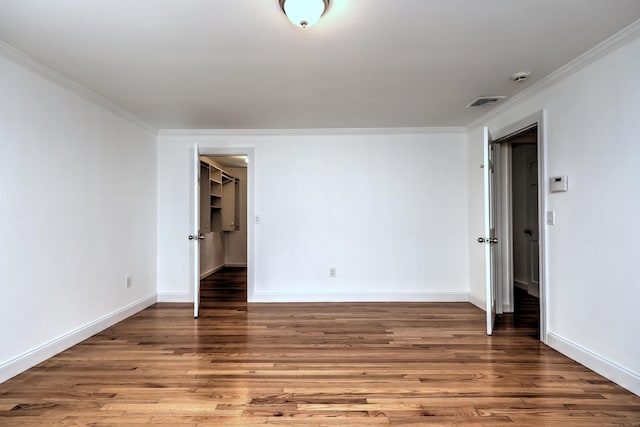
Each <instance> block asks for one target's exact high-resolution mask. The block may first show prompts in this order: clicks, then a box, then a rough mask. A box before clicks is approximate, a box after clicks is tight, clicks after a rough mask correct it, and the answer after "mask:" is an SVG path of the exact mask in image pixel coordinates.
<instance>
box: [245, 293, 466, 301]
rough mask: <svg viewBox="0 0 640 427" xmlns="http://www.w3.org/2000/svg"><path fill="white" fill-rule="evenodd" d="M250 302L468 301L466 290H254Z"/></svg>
mask: <svg viewBox="0 0 640 427" xmlns="http://www.w3.org/2000/svg"><path fill="white" fill-rule="evenodd" d="M250 302H469V294H468V293H466V292H407V293H387V292H380V293H347V292H327V293H315V294H311V293H304V294H300V293H280V292H256V293H255V294H254V295H253V299H252V300H251V301H250Z"/></svg>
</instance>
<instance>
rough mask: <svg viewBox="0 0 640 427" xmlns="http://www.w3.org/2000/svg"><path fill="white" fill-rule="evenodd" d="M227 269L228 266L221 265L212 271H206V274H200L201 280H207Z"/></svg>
mask: <svg viewBox="0 0 640 427" xmlns="http://www.w3.org/2000/svg"><path fill="white" fill-rule="evenodd" d="M225 267H226V264H220V265H218V266H217V267H213V268H212V269H211V270H209V271H206V272H204V273H201V274H200V280H202V279H206V278H207V277H209V276H211V275H212V274H214V273H217V272H218V271H220V270H222V269H223V268H225Z"/></svg>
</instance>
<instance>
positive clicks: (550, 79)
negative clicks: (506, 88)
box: [466, 19, 640, 129]
mask: <svg viewBox="0 0 640 427" xmlns="http://www.w3.org/2000/svg"><path fill="white" fill-rule="evenodd" d="M639 37H640V19H639V20H637V21H635V22H634V23H632V24H631V25H629V26H627V27H625V28H623V29H622V30H620V31H619V32H617V33H616V34H614V35H613V36H611V37H609V38H608V39H606V40H605V41H603V42H602V43H600V44H598V45H596V46H595V47H593V48H591V49H589V50H588V51H586V52H585V53H583V54H582V55H580V56H578V57H577V58H576V59H574V60H573V61H571V62H569V63H568V64H566V65H564V66H562V67H560V68H559V69H557V70H556V71H554V72H553V73H551V74H549V75H548V76H546V77H545V78H543V79H541V80H540V81H538V82H536V83H534V84H533V85H531V86H530V87H528V88H526V89H524V90H523V91H522V92H519V93H518V94H516V95H514V96H513V97H511V98H510V99H508V100H506V101H505V102H504V103H502V104H500V105H498V106H496V108H494V109H493V110H491V111H489V112H488V113H486V114H485V115H484V116H482V117H480V118H479V119H477V120H474V121H473V122H471V123H470V124H468V125H467V126H466V129H472V128H475V127H478V126H483V125H484V124H486V123H487V122H488V121H489V120H491V119H492V118H494V117H496V116H498V115H499V114H501V113H503V112H505V111H506V110H508V109H510V108H512V107H514V106H515V105H518V104H519V103H521V102H523V101H525V100H527V99H529V98H531V97H533V96H535V95H538V94H539V93H541V92H542V91H544V90H546V89H548V88H549V87H551V86H554V85H555V84H557V83H559V82H561V81H563V80H565V79H566V78H568V77H570V76H572V75H573V74H575V73H577V72H578V71H580V70H582V69H583V68H585V67H587V66H588V65H590V64H592V63H594V62H596V61H598V60H599V59H602V58H604V57H605V56H607V55H609V54H610V53H612V52H614V51H616V50H618V49H619V48H621V47H622V46H624V45H626V44H629V43H631V42H632V41H634V40H636V39H637V38H639Z"/></svg>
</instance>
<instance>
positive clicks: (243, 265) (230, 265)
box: [224, 262, 247, 268]
mask: <svg viewBox="0 0 640 427" xmlns="http://www.w3.org/2000/svg"><path fill="white" fill-rule="evenodd" d="M224 266H225V267H231V268H235V267H245V268H246V267H247V263H246V262H227V263H225V264H224Z"/></svg>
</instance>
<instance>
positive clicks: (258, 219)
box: [256, 215, 262, 224]
mask: <svg viewBox="0 0 640 427" xmlns="http://www.w3.org/2000/svg"><path fill="white" fill-rule="evenodd" d="M256 224H262V218H260V215H256Z"/></svg>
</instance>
